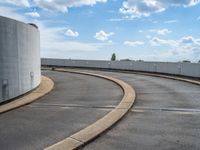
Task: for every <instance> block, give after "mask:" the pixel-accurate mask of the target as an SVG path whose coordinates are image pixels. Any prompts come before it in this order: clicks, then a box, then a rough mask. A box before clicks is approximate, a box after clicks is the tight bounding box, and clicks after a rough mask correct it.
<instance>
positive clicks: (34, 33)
mask: <svg viewBox="0 0 200 150" xmlns="http://www.w3.org/2000/svg"><path fill="white" fill-rule="evenodd" d="M40 66H41V64H40V34H39V30H38V29H37V28H36V27H35V26H33V25H30V24H25V23H23V22H19V21H16V20H13V19H9V18H6V17H2V16H0V102H3V101H6V100H9V99H11V98H14V97H17V96H19V95H22V94H24V93H26V92H28V91H30V90H32V89H34V88H35V87H37V86H38V85H39V84H40V80H41V71H40Z"/></svg>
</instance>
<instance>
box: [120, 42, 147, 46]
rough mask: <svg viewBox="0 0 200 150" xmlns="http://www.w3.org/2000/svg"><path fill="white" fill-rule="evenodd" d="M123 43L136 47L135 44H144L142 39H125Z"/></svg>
mask: <svg viewBox="0 0 200 150" xmlns="http://www.w3.org/2000/svg"><path fill="white" fill-rule="evenodd" d="M124 45H127V46H131V47H136V46H140V45H144V42H142V41H125V42H124Z"/></svg>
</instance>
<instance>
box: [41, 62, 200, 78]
mask: <svg viewBox="0 0 200 150" xmlns="http://www.w3.org/2000/svg"><path fill="white" fill-rule="evenodd" d="M42 65H44V66H63V67H84V68H100V69H120V70H133V71H144V72H157V73H165V74H173V75H182V76H188V77H195V78H199V77H200V63H199V64H197V63H170V62H137V61H95V60H70V59H50V58H43V59H42Z"/></svg>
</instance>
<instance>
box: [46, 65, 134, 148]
mask: <svg viewBox="0 0 200 150" xmlns="http://www.w3.org/2000/svg"><path fill="white" fill-rule="evenodd" d="M55 71H60V72H69V73H77V74H83V75H89V76H94V77H99V78H103V79H106V80H109V81H112V82H114V83H116V84H117V85H119V86H120V87H121V88H122V90H123V92H124V96H123V98H122V100H121V102H120V103H119V104H118V105H117V106H116V107H115V108H114V109H113V110H112V111H110V112H109V113H108V114H106V115H105V116H104V117H102V118H101V119H99V120H97V121H96V122H94V123H93V124H91V125H89V126H87V127H86V128H84V129H82V130H80V131H78V132H76V133H75V134H73V135H71V136H70V137H67V138H66V139H64V140H62V141H60V142H58V143H56V144H54V145H52V146H50V147H47V148H45V150H74V149H78V148H80V147H82V146H84V145H85V144H87V143H88V142H90V141H91V140H93V139H95V138H96V137H97V136H99V135H100V134H102V133H103V132H105V131H106V130H108V129H109V128H111V127H112V126H113V125H114V124H116V123H117V122H118V121H119V120H120V119H122V118H123V116H124V115H125V114H126V113H127V112H128V111H129V110H130V109H131V107H132V105H133V103H134V101H135V98H136V93H135V90H134V89H133V88H132V87H131V86H130V85H129V84H127V83H125V82H124V81H122V80H119V79H116V78H112V77H108V76H104V75H100V74H94V73H89V72H81V71H75V70H69V69H68V70H66V69H55Z"/></svg>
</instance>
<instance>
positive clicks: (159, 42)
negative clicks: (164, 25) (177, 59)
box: [150, 37, 178, 47]
mask: <svg viewBox="0 0 200 150" xmlns="http://www.w3.org/2000/svg"><path fill="white" fill-rule="evenodd" d="M150 44H151V45H152V46H160V45H168V46H172V47H174V46H177V44H178V43H177V41H175V40H164V39H160V38H158V37H153V38H152V39H151V40H150Z"/></svg>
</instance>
